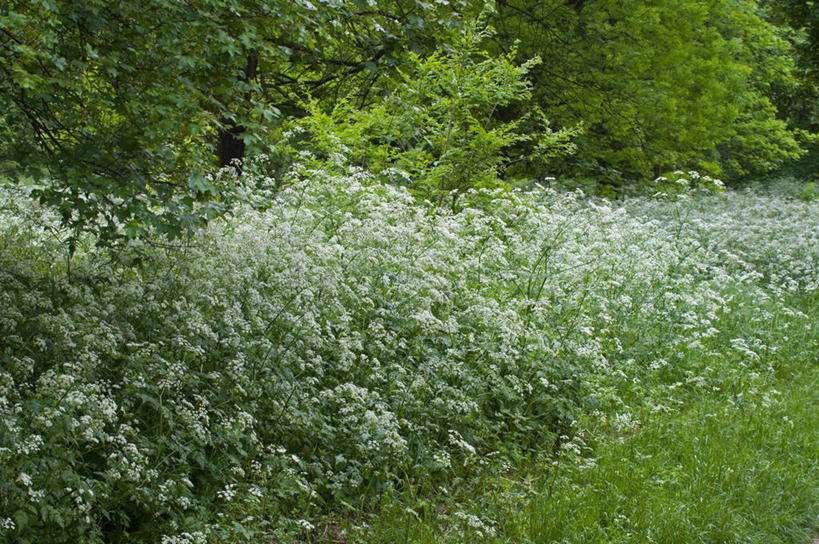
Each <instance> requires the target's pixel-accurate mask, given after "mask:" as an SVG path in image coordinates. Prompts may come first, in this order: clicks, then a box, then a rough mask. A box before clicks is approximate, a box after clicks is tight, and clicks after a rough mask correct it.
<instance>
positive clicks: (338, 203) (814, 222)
mask: <svg viewBox="0 0 819 544" xmlns="http://www.w3.org/2000/svg"><path fill="white" fill-rule="evenodd" d="M688 177H693V176H688ZM297 178H298V179H295V180H294V181H293V182H292V183H290V184H289V185H288V186H286V187H284V188H282V189H281V190H280V191H279V192H278V193H277V194H276V195H275V197H274V198H273V197H271V196H270V195H266V194H261V193H259V192H258V191H251V190H248V192H247V193H246V194H245V195H244V204H243V205H242V206H240V207H239V208H238V209H237V210H236V211H235V213H234V214H233V215H232V216H231V217H230V218H229V219H227V220H225V221H217V222H214V223H212V224H211V226H209V227H208V228H207V229H206V230H203V231H201V232H200V233H198V234H196V235H194V236H192V237H189V238H188V239H185V240H182V241H180V242H174V243H170V244H164V243H163V244H152V243H151V242H150V241H140V240H135V241H132V242H130V243H128V244H125V245H120V246H116V247H97V246H96V245H94V243H93V239H92V238H88V239H81V240H80V241H79V245H78V246H77V247H76V249H75V251H74V253H73V255H70V256H69V255H67V253H66V246H65V243H64V242H65V236H66V234H65V233H64V232H63V231H62V230H61V229H60V227H59V221H58V220H57V218H55V217H54V216H53V214H52V213H51V212H50V211H48V210H47V209H45V208H41V207H40V206H38V205H37V204H36V203H34V202H33V201H32V200H30V199H28V198H27V197H25V195H24V193H25V192H26V189H25V188H11V187H0V190H2V192H0V307H2V311H0V338H2V343H1V348H0V349H1V351H0V362H2V364H0V490H2V492H0V541H4V542H21V543H25V542H31V543H35V542H50V543H55V544H56V543H60V542H93V543H96V542H107V543H110V542H123V543H124V542H129V543H142V542H145V543H147V542H161V543H162V544H203V543H207V542H219V543H229V542H237V543H238V542H242V543H257V542H258V543H262V542H303V541H306V542H396V543H398V542H418V543H421V542H423V543H427V542H429V543H432V542H452V543H455V542H498V543H501V542H503V543H513V542H514V543H545V542H566V543H583V542H611V543H614V542H617V543H620V542H623V543H625V542H658V543H660V542H662V543H675V542H715V543H716V542H736V543H760V544H761V543H763V542H764V543H785V542H788V543H800V544H804V543H807V542H809V541H810V539H811V537H815V536H817V535H819V425H817V424H816V422H817V421H819V372H818V371H817V370H818V369H819V330H817V329H819V322H818V321H817V317H816V316H817V315H819V201H817V200H816V199H814V198H810V195H805V194H804V193H800V189H799V184H798V183H795V182H793V183H790V184H787V183H780V184H773V185H770V184H769V185H767V186H761V185H760V186H757V187H751V188H746V189H739V190H726V191H714V190H698V189H689V188H686V189H685V190H683V191H665V192H663V191H662V188H660V190H658V191H656V192H654V191H651V192H648V193H644V194H645V195H646V196H631V197H627V198H623V199H621V200H618V201H605V200H599V199H595V198H589V197H586V196H584V195H582V194H581V193H579V192H560V191H556V190H552V189H550V188H544V187H540V186H534V187H533V188H532V190H529V191H509V190H472V191H469V192H466V193H465V194H463V195H462V196H461V198H460V202H461V209H459V210H457V213H456V212H452V211H442V210H441V209H438V210H435V209H433V208H431V207H429V206H423V205H420V204H419V203H418V202H417V200H416V199H415V198H414V197H413V196H412V195H411V194H410V193H409V192H408V191H407V190H405V189H403V188H400V187H396V186H393V185H384V184H381V183H379V182H377V181H375V180H374V179H373V178H372V177H371V176H369V175H368V174H366V173H364V172H361V171H355V170H350V171H348V172H345V173H331V172H328V171H322V170H309V171H307V170H305V171H303V172H301V173H300V174H299V175H298V176H297ZM251 181H253V182H252V183H249V184H248V185H249V186H250V185H252V186H263V185H265V184H264V183H259V180H251Z"/></svg>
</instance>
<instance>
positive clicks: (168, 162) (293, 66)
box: [0, 0, 469, 238]
mask: <svg viewBox="0 0 819 544" xmlns="http://www.w3.org/2000/svg"><path fill="white" fill-rule="evenodd" d="M468 7H469V6H468V5H465V4H464V5H462V4H460V3H458V2H453V3H452V4H450V3H449V2H443V3H436V4H435V5H434V6H432V5H426V4H421V3H416V2H414V1H406V0H383V1H372V2H359V1H353V0H350V1H333V2H321V3H318V6H316V5H314V4H312V3H311V2H307V1H299V2H291V1H290V0H286V1H282V0H264V1H257V0H250V1H234V0H208V1H206V2H195V3H190V2H176V1H172V0H151V1H149V2H139V3H119V4H111V3H110V2H107V1H90V2H81V3H77V2H68V1H62V0H60V1H55V2H29V1H27V0H23V1H16V0H15V1H12V2H7V3H4V5H3V7H0V28H2V29H3V30H2V33H0V55H2V57H0V59H1V60H2V62H0V70H1V71H0V73H2V76H3V77H2V78H0V109H2V114H1V116H0V134H2V135H3V138H2V141H0V150H1V151H2V159H1V160H0V167H4V168H3V170H4V171H5V172H4V173H5V174H6V175H9V176H11V177H12V178H14V179H17V180H21V179H24V178H25V176H26V175H31V176H34V177H35V179H37V180H38V181H40V182H42V183H43V187H42V188H41V190H40V191H39V192H38V195H39V197H40V199H41V200H42V201H44V202H47V203H49V204H51V205H52V206H54V207H55V208H56V209H57V210H58V211H59V213H60V214H61V216H62V220H63V222H64V223H66V224H69V225H71V226H73V227H74V228H75V230H92V231H96V232H99V233H100V234H102V235H103V236H104V237H107V238H116V237H120V236H122V235H123V234H125V235H128V236H130V237H134V236H138V235H140V234H145V233H146V232H150V231H155V230H157V229H158V230H159V231H160V232H162V233H165V234H168V235H170V236H172V237H176V236H179V235H182V234H185V233H188V232H190V231H192V230H195V228H196V227H198V226H200V225H201V224H203V223H204V222H206V221H207V220H208V219H211V218H213V217H214V216H216V215H220V214H221V213H223V212H224V209H225V206H227V205H229V202H225V196H227V195H229V192H230V187H224V186H220V185H218V184H215V183H214V182H213V179H212V178H211V177H209V176H208V175H207V174H208V173H209V172H210V171H211V170H212V163H213V161H214V159H216V158H218V163H219V164H220V165H225V164H229V163H230V162H231V160H233V159H237V160H241V159H242V158H243V157H244V155H245V152H246V150H247V151H249V152H253V151H259V150H260V149H264V148H266V147H267V146H268V145H269V144H270V143H271V136H270V132H271V130H272V129H273V128H274V127H275V123H276V119H277V118H278V117H279V116H280V115H281V113H282V112H284V114H285V115H287V114H290V113H292V112H293V111H294V108H296V107H297V105H298V101H299V98H300V97H302V96H303V93H304V92H305V91H309V92H311V93H312V94H318V95H327V94H330V93H334V92H339V91H340V90H343V89H347V88H350V87H353V88H355V87H359V88H360V87H362V86H363V87H367V86H371V85H372V84H373V83H374V77H375V76H377V75H378V74H379V73H381V72H388V71H389V70H390V69H392V67H394V66H395V65H397V64H399V63H400V62H401V59H403V58H404V57H405V56H406V54H407V53H408V52H410V51H415V52H417V53H423V52H424V51H427V50H428V49H429V48H430V47H432V46H434V44H435V43H436V41H438V40H440V39H444V38H446V36H447V35H448V33H449V32H450V27H451V26H452V25H454V24H455V23H456V22H457V20H458V19H459V17H460V11H459V10H461V9H462V8H464V9H468ZM123 227H124V232H123Z"/></svg>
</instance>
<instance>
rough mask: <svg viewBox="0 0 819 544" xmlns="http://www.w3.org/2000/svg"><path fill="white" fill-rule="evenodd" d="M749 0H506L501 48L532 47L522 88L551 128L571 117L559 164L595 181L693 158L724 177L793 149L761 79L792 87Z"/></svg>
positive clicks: (774, 40) (780, 49)
mask: <svg viewBox="0 0 819 544" xmlns="http://www.w3.org/2000/svg"><path fill="white" fill-rule="evenodd" d="M765 15H766V13H765V11H764V10H763V9H762V8H761V7H760V6H759V5H758V3H757V2H755V1H752V2H734V1H731V0H719V1H712V2H700V1H695V0H690V1H682V2H654V1H642V0H641V1H637V2H628V3H623V2H617V1H608V0H594V1H588V2H582V1H581V2H564V1H562V0H549V1H545V2H543V1H537V0H511V1H508V2H500V3H499V4H498V17H497V18H496V20H497V26H498V29H499V31H500V35H501V36H502V37H503V38H504V39H503V40H500V44H499V45H500V46H501V47H507V46H508V45H507V44H509V43H511V42H512V41H513V40H516V39H519V40H520V45H519V50H520V52H521V53H522V54H523V55H533V54H538V55H541V56H542V57H543V61H544V62H543V63H542V64H541V65H539V66H538V67H537V68H535V70H534V71H533V76H534V93H535V96H536V99H537V101H538V102H539V103H540V104H541V106H542V107H543V108H544V110H545V111H546V112H547V114H548V115H549V117H550V118H551V119H552V120H553V121H554V122H555V123H556V124H558V126H573V125H575V124H578V123H582V124H583V126H584V127H585V133H584V135H583V136H582V137H581V138H579V140H578V143H579V148H580V149H579V152H578V154H577V156H576V157H575V159H574V161H573V163H570V164H567V165H566V167H565V168H567V169H566V170H565V172H566V173H570V172H572V169H571V168H569V166H571V165H572V164H574V167H575V168H576V167H578V166H579V167H580V168H581V170H585V171H587V172H589V173H592V174H594V175H596V176H597V177H601V178H603V179H605V177H606V176H608V177H609V178H611V179H613V180H614V179H615V178H617V177H619V176H621V175H622V174H632V175H633V174H638V175H642V176H650V175H652V174H653V175H654V176H656V175H659V173H660V172H662V171H664V170H667V169H669V168H670V167H671V168H673V167H678V168H679V167H695V168H697V169H698V170H704V171H706V172H708V173H710V174H715V175H728V176H736V175H741V174H745V173H748V172H749V171H751V172H764V171H767V170H770V169H772V168H775V167H776V166H778V165H779V164H781V163H782V162H783V161H784V160H787V159H789V158H794V157H797V156H799V145H798V142H797V139H796V138H795V135H794V134H793V132H792V131H791V130H790V129H789V127H788V126H787V124H786V122H785V121H784V120H782V119H778V118H777V115H776V109H775V107H774V105H773V103H772V102H771V98H772V96H771V93H770V92H769V89H770V88H771V86H780V87H789V86H791V87H792V86H794V85H795V84H796V79H795V76H794V74H793V73H792V72H793V64H794V60H793V56H792V51H791V49H790V45H789V43H788V42H787V41H786V40H785V39H783V37H782V35H781V32H782V31H781V29H780V28H779V27H776V26H774V25H773V24H771V23H770V22H769V21H768V20H766V18H765Z"/></svg>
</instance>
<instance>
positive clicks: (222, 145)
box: [216, 51, 259, 171]
mask: <svg viewBox="0 0 819 544" xmlns="http://www.w3.org/2000/svg"><path fill="white" fill-rule="evenodd" d="M258 67H259V54H258V52H256V51H251V52H250V53H249V54H248V56H247V64H245V73H244V77H243V78H242V81H243V82H244V83H246V84H249V83H250V82H251V81H252V80H253V78H255V77H256V71H257V69H258ZM250 98H251V96H250V91H248V92H246V93H245V102H246V103H247V102H249V101H250ZM221 124H222V127H221V128H220V129H219V134H218V135H217V138H218V141H217V144H216V153H217V155H218V158H219V167H220V168H223V167H225V166H233V167H235V168H236V169H237V170H239V171H241V169H242V161H243V160H244V158H245V142H244V140H242V138H241V136H242V134H243V133H244V132H245V127H244V126H242V125H241V124H237V123H236V121H234V120H232V119H222V123H221Z"/></svg>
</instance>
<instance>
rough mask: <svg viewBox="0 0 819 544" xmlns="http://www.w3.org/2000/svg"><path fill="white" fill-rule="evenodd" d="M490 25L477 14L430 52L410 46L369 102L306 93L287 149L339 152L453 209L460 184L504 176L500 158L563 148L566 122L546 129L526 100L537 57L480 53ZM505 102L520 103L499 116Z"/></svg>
mask: <svg viewBox="0 0 819 544" xmlns="http://www.w3.org/2000/svg"><path fill="white" fill-rule="evenodd" d="M491 35H492V30H491V29H488V28H486V26H485V21H483V20H482V21H479V22H478V23H475V24H469V25H468V26H467V27H466V28H464V31H463V32H462V34H461V35H460V36H459V37H457V38H455V39H453V40H451V41H450V43H448V44H447V45H446V46H445V47H443V48H441V49H439V50H437V51H435V52H434V53H433V54H431V55H429V56H426V57H423V58H422V57H420V56H418V55H413V56H411V57H410V59H409V61H408V62H407V63H406V64H405V65H404V66H403V67H402V68H401V69H399V70H398V71H397V73H396V74H395V75H394V76H393V77H391V78H389V80H387V81H385V82H384V83H383V86H384V87H385V90H384V92H383V96H382V97H381V98H380V99H379V101H378V102H377V103H375V104H373V105H371V106H370V107H367V108H359V107H357V105H356V104H355V103H354V102H355V100H353V99H352V97H350V98H347V99H345V100H343V101H341V102H340V103H338V104H336V105H335V107H333V108H331V109H330V110H329V111H324V109H323V108H322V107H321V106H320V105H319V104H317V103H315V102H314V103H313V104H312V105H311V106H310V107H309V109H310V115H309V116H306V117H304V118H302V119H300V120H298V121H296V122H295V123H294V126H293V127H292V128H295V129H296V130H295V131H293V132H295V133H297V134H298V135H299V136H300V139H299V141H298V142H296V143H295V145H294V146H293V151H301V150H309V151H311V152H312V153H313V154H314V156H315V158H316V159H317V160H318V161H319V163H320V165H321V167H322V168H327V166H328V163H332V162H333V161H335V160H337V159H338V158H339V157H343V159H344V160H345V161H346V162H345V163H344V164H342V167H343V168H346V167H348V166H349V165H354V166H356V167H361V168H365V169H367V170H369V171H370V172H371V173H372V174H373V175H375V176H378V177H381V178H382V179H383V180H384V181H391V182H398V183H400V184H403V185H407V186H408V187H409V189H410V190H411V191H412V192H413V193H414V194H415V195H416V196H418V197H419V198H421V199H424V200H428V201H430V202H433V203H435V204H436V205H437V206H439V207H440V206H442V205H444V204H448V205H449V206H450V207H451V208H452V209H453V210H455V209H457V202H458V198H459V197H460V196H461V195H462V194H463V193H464V192H465V191H466V190H468V189H472V188H493V189H494V188H498V187H502V186H505V185H506V183H505V181H508V179H507V180H503V179H502V178H503V174H506V173H507V172H506V168H507V166H509V165H510V164H512V163H514V162H518V161H523V160H547V159H549V158H551V157H554V156H558V155H561V154H565V153H566V152H568V151H570V150H571V149H572V145H571V138H572V137H573V136H574V135H575V131H572V130H561V131H555V132H553V131H551V130H550V129H549V124H548V121H547V120H546V119H545V117H544V116H543V114H542V112H541V111H540V110H538V109H537V108H533V107H532V105H531V84H530V82H529V81H528V80H527V77H526V76H527V74H528V72H529V71H530V70H531V68H532V67H533V66H536V65H537V64H538V63H539V62H540V61H539V59H530V60H528V61H527V62H524V63H522V64H520V65H518V64H517V63H515V62H514V60H513V56H514V54H509V55H498V56H493V55H490V54H489V53H487V52H486V51H485V50H484V49H483V47H484V45H485V42H486V40H487V38H488V37H489V36H491ZM513 104H523V105H525V106H526V108H527V111H526V112H524V113H523V114H522V115H521V116H520V117H518V118H515V119H508V118H507V119H504V118H502V117H501V116H500V115H499V112H501V111H503V110H504V109H505V108H508V107H510V105H513ZM305 135H306V137H305Z"/></svg>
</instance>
